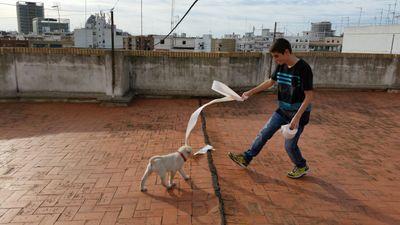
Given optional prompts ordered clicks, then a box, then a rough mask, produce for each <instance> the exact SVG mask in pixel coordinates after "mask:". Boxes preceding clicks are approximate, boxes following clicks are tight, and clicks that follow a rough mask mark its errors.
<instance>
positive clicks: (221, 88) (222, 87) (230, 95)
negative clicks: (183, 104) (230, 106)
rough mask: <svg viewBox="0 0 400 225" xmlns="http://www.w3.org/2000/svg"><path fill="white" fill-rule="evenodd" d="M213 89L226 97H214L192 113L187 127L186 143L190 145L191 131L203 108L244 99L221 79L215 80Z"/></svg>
mask: <svg viewBox="0 0 400 225" xmlns="http://www.w3.org/2000/svg"><path fill="white" fill-rule="evenodd" d="M211 89H212V90H214V91H216V92H218V93H220V94H222V95H224V96H225V97H223V98H217V99H214V100H212V101H211V102H209V103H207V104H205V105H203V106H201V107H200V108H198V109H197V110H196V111H194V113H192V115H191V116H190V119H189V122H188V125H187V128H186V135H185V145H189V136H190V132H191V131H192V130H193V128H194V127H195V126H196V123H197V119H198V117H199V115H200V112H201V110H203V109H204V108H205V107H207V106H209V105H212V104H214V103H217V102H228V101H233V100H236V101H240V102H242V101H243V99H242V98H241V97H240V96H239V95H238V94H237V93H236V92H234V91H233V90H232V89H230V88H229V87H228V86H226V84H224V83H221V82H219V81H216V80H214V82H213V84H212V87H211Z"/></svg>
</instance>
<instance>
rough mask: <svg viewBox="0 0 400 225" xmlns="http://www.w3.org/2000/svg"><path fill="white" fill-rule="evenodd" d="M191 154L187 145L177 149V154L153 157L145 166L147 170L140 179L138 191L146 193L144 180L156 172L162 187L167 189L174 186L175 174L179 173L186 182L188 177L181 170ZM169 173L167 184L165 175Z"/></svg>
mask: <svg viewBox="0 0 400 225" xmlns="http://www.w3.org/2000/svg"><path fill="white" fill-rule="evenodd" d="M191 153H192V148H191V147H190V146H188V145H184V146H182V147H180V148H179V149H178V151H177V152H174V153H170V154H168V155H163V156H158V155H157V156H153V157H151V158H150V160H149V164H148V165H147V169H146V171H145V172H144V175H143V177H142V181H141V183H140V190H141V191H147V188H146V186H145V183H146V180H147V178H148V176H149V175H150V174H151V173H152V172H157V173H158V175H159V176H160V178H161V182H162V185H164V186H165V187H166V188H167V189H171V188H172V187H173V186H174V185H175V184H174V183H173V179H174V177H175V174H176V172H179V173H180V174H181V175H182V177H183V178H184V179H185V180H188V179H189V177H188V176H187V175H186V174H185V172H184V171H183V169H182V166H183V164H184V163H185V161H186V160H187V159H188V158H189V157H190V155H191ZM168 173H170V176H169V182H168V183H167V180H166V179H167V177H166V176H167V175H168Z"/></svg>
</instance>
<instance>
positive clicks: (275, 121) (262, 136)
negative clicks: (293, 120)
mask: <svg viewBox="0 0 400 225" xmlns="http://www.w3.org/2000/svg"><path fill="white" fill-rule="evenodd" d="M288 123H290V119H289V118H287V117H286V118H285V117H283V116H281V115H280V114H279V113H277V112H274V114H273V115H272V116H271V118H270V119H269V121H268V122H267V123H266V124H265V126H264V127H263V128H262V129H261V131H260V132H259V133H258V135H257V137H256V139H255V140H254V142H253V144H252V145H251V148H250V149H249V150H247V151H246V152H244V156H245V158H246V160H247V161H248V162H250V161H251V160H252V159H253V157H255V156H256V155H258V153H260V151H261V150H262V148H263V147H264V145H265V143H267V141H268V140H269V139H271V137H272V136H273V135H274V134H275V132H276V131H278V130H279V129H280V128H281V126H282V125H285V124H288ZM303 130H304V125H301V124H300V125H299V127H298V131H297V133H296V136H295V137H294V138H292V139H289V140H286V139H285V149H286V152H287V154H288V155H289V158H290V160H291V161H292V162H293V163H294V164H295V165H296V166H297V167H300V168H301V167H304V166H306V160H305V159H304V158H303V156H302V155H301V152H300V148H299V146H297V142H298V141H299V138H300V135H301V133H302V132H303Z"/></svg>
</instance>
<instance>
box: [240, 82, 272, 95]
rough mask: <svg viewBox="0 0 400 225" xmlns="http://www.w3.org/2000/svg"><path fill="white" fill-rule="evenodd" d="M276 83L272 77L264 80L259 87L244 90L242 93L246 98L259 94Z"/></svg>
mask: <svg viewBox="0 0 400 225" xmlns="http://www.w3.org/2000/svg"><path fill="white" fill-rule="evenodd" d="M274 84H275V81H274V80H272V79H269V80H266V81H264V82H262V83H261V84H259V85H258V86H257V87H255V88H253V89H251V90H249V91H246V92H244V93H243V94H242V98H243V99H245V100H246V99H247V98H248V97H250V96H252V95H254V94H257V93H258V92H261V91H264V90H267V89H268V88H270V87H272V86H273V85H274Z"/></svg>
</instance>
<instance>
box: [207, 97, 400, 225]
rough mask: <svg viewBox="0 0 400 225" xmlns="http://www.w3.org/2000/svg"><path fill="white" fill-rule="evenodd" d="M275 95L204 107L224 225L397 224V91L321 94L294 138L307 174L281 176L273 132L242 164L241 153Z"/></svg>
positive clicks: (282, 156) (278, 142)
mask: <svg viewBox="0 0 400 225" xmlns="http://www.w3.org/2000/svg"><path fill="white" fill-rule="evenodd" d="M275 99H276V96H275V95H268V96H266V95H261V96H256V97H255V98H253V99H250V100H249V101H247V102H244V103H234V102H230V103H226V104H220V105H218V106H215V107H212V108H210V109H208V110H207V112H206V117H207V131H208V134H209V136H210V139H211V143H212V144H213V145H214V146H215V148H216V149H217V151H216V152H215V154H214V162H215V163H216V166H217V168H218V172H219V177H220V185H221V188H222V190H221V191H222V193H223V198H224V200H225V206H226V213H227V221H228V224H299V225H301V224H360V225H361V224H362V225H366V224H371V225H372V224H373V225H377V224H382V225H383V224H391V225H395V224H400V189H399V186H400V177H399V171H400V164H399V162H400V95H399V94H390V93H383V92H320V93H317V94H316V100H315V102H314V109H313V111H312V113H311V122H310V124H309V125H307V126H306V128H305V131H304V132H303V134H302V137H301V139H300V144H299V146H300V148H301V149H302V153H303V156H304V157H305V158H306V159H307V160H308V163H309V166H310V168H311V174H310V175H309V176H306V177H304V179H301V180H292V179H289V178H287V177H286V172H287V171H289V170H291V169H292V167H293V166H292V164H291V162H290V160H289V157H288V156H287V154H286V151H285V150H284V145H283V142H284V140H283V137H282V135H281V134H279V132H278V133H276V134H275V136H274V137H273V138H272V139H271V140H270V141H269V142H268V143H267V145H266V146H264V149H263V150H262V151H261V153H260V154H259V155H258V156H257V157H256V158H255V159H254V160H253V161H252V163H251V164H250V166H249V169H247V170H245V169H242V168H240V167H238V166H236V165H235V164H233V162H231V161H230V160H229V159H228V158H227V157H226V153H227V152H228V151H233V152H242V151H244V150H246V149H247V148H248V147H250V144H251V143H252V141H253V139H254V138H255V136H256V134H257V133H258V131H259V129H261V128H262V126H263V125H264V123H265V122H266V121H267V120H268V118H269V116H270V115H271V114H272V112H273V111H274V110H275V108H276V103H275Z"/></svg>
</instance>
